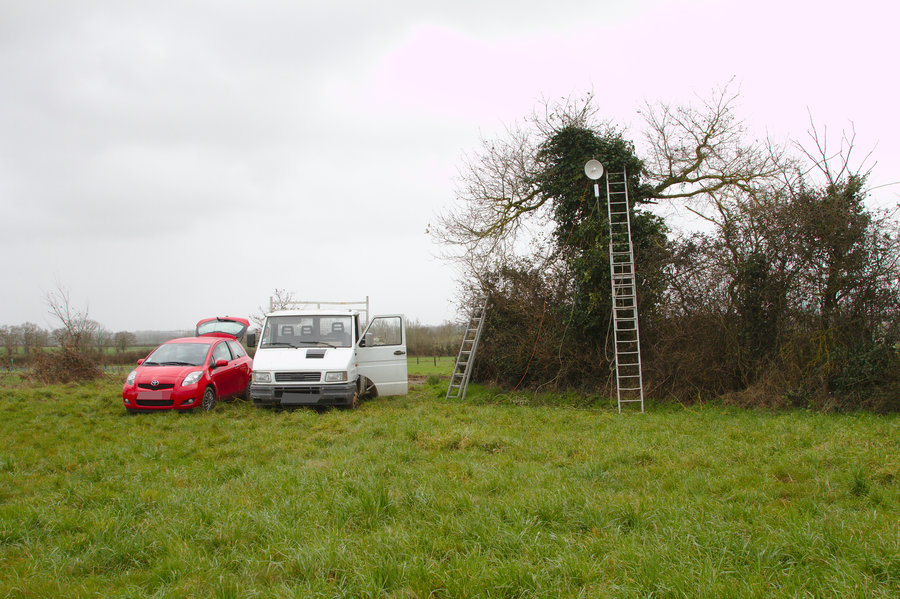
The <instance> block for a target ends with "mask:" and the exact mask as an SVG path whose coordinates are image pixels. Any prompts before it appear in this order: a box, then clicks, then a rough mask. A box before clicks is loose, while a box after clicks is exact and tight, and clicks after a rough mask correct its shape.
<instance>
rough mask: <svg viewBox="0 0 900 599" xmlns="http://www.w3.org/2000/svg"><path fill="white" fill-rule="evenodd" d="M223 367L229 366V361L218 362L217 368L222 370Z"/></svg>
mask: <svg viewBox="0 0 900 599" xmlns="http://www.w3.org/2000/svg"><path fill="white" fill-rule="evenodd" d="M222 366H228V360H216V368H221V367H222Z"/></svg>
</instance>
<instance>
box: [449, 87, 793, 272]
mask: <svg viewBox="0 0 900 599" xmlns="http://www.w3.org/2000/svg"><path fill="white" fill-rule="evenodd" d="M730 88H731V85H730V84H729V85H726V86H724V87H723V88H721V89H719V90H716V91H714V92H713V93H712V94H711V95H710V97H709V98H708V99H703V100H701V101H700V103H699V105H691V104H687V105H681V106H672V105H669V104H665V103H658V104H649V103H647V104H646V105H645V108H644V109H643V110H642V114H643V116H644V119H645V123H646V130H645V140H646V146H647V149H648V153H649V155H648V156H647V158H646V159H645V161H644V170H645V172H644V173H642V174H643V175H644V176H646V178H647V180H648V181H649V183H650V185H651V189H650V190H649V195H650V196H651V197H653V198H656V199H658V200H670V201H678V202H679V203H680V204H684V205H685V206H686V207H687V208H688V209H689V210H692V211H694V212H696V213H697V214H698V215H700V216H702V217H703V218H706V219H712V220H713V222H718V223H723V222H727V220H728V219H729V218H730V215H729V212H730V211H732V210H733V206H732V203H733V201H734V199H735V198H737V197H744V196H745V195H747V194H754V193H756V192H758V191H759V190H761V189H765V188H766V187H767V186H769V185H771V184H772V182H773V181H775V180H777V178H778V177H779V176H780V175H781V174H783V172H784V168H783V164H782V161H783V150H782V149H780V148H779V147H777V146H775V144H772V143H770V142H768V141H765V142H758V141H753V140H751V139H750V136H749V133H748V130H747V127H746V125H745V123H744V122H743V121H741V120H740V119H739V118H738V117H737V114H736V110H737V109H736V104H737V100H738V93H737V92H733V91H732V90H731V89H730ZM542 108H543V110H541V111H536V112H535V113H533V114H532V115H531V116H530V117H528V118H526V119H525V120H524V122H523V123H522V124H521V125H518V126H514V127H510V128H508V129H507V131H506V134H505V136H504V137H502V138H499V139H494V140H482V142H481V147H480V148H479V149H478V150H477V151H475V152H474V153H472V154H470V155H468V156H466V157H465V159H464V161H463V164H462V167H461V168H460V173H459V176H458V185H457V190H456V197H457V200H458V202H457V205H456V206H455V207H454V208H452V209H451V210H449V211H448V212H446V213H444V214H442V215H441V216H440V217H439V219H438V223H437V225H438V226H437V227H435V228H434V229H433V231H432V234H433V236H434V238H435V239H436V240H437V241H438V242H439V243H441V244H442V245H443V246H444V247H445V249H446V251H447V254H446V256H445V257H447V258H449V259H451V260H453V261H456V262H457V263H459V265H460V267H461V269H462V270H463V271H464V272H465V273H466V274H467V275H470V276H474V277H475V278H477V275H478V273H480V272H483V271H484V270H486V269H485V265H489V264H496V263H498V262H504V261H508V259H509V258H511V257H512V256H514V255H515V253H516V250H522V249H524V247H523V243H522V239H521V237H525V238H530V239H532V240H534V239H537V240H540V239H541V236H542V235H544V234H545V233H546V230H547V227H548V225H550V220H551V216H552V214H551V211H550V208H551V207H550V206H549V205H548V199H549V198H548V197H547V196H546V195H544V194H542V193H541V188H540V186H539V184H538V174H539V172H540V169H541V167H542V164H541V163H540V160H539V150H540V147H541V144H542V142H543V141H544V140H546V139H548V138H549V137H551V136H552V135H553V134H554V133H555V132H559V131H561V130H563V129H565V128H566V127H573V126H574V127H587V128H593V129H595V130H596V129H601V128H602V129H611V127H610V125H609V124H608V123H607V124H605V123H601V122H600V121H599V120H598V119H597V117H596V115H597V109H596V107H595V105H594V103H593V96H592V94H587V95H586V96H584V97H583V98H576V99H572V98H567V99H565V100H563V101H559V102H544V104H543V107H542ZM710 206H712V207H713V213H712V214H710V212H709V210H708V208H709V207H710ZM550 226H552V225H550ZM523 233H527V235H522V234H523ZM536 245H537V247H542V246H543V245H542V244H540V243H539V244H536ZM534 248H535V245H532V246H530V248H529V249H531V250H534Z"/></svg>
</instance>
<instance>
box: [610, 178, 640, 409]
mask: <svg viewBox="0 0 900 599" xmlns="http://www.w3.org/2000/svg"><path fill="white" fill-rule="evenodd" d="M606 198H607V204H606V206H607V211H608V215H609V272H610V285H611V287H612V312H613V333H614V339H615V349H616V364H615V365H616V399H617V400H618V404H619V412H621V411H622V404H623V403H640V404H641V412H643V411H644V379H643V376H642V373H641V340H640V333H639V329H638V308H637V287H636V284H635V277H634V246H633V245H632V243H631V216H630V212H631V209H630V205H629V202H628V177H627V174H626V172H625V170H624V169H623V170H622V171H621V172H615V173H613V172H607V173H606Z"/></svg>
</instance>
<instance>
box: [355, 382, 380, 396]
mask: <svg viewBox="0 0 900 599" xmlns="http://www.w3.org/2000/svg"><path fill="white" fill-rule="evenodd" d="M360 380H361V382H362V384H361V386H360V388H361V391H360V393H359V395H360V396H361V397H364V398H365V399H373V398H374V397H376V396H377V395H378V389H376V388H375V383H373V382H372V381H370V380H369V379H367V378H366V377H363V378H362V379H360Z"/></svg>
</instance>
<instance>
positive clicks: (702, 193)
mask: <svg viewBox="0 0 900 599" xmlns="http://www.w3.org/2000/svg"><path fill="white" fill-rule="evenodd" d="M730 88H731V83H729V84H728V85H725V86H724V87H722V88H721V89H719V90H716V91H713V93H712V94H711V95H710V97H709V98H707V99H701V100H700V105H699V106H695V105H692V104H686V105H681V106H671V105H669V104H665V103H659V104H656V105H652V104H649V103H647V104H645V108H644V109H643V110H642V111H641V112H642V114H643V116H644V121H645V122H646V124H647V129H646V132H645V140H646V143H647V148H648V150H649V153H648V156H647V157H646V159H645V168H646V172H647V176H648V177H649V178H650V179H651V181H653V185H654V188H653V195H654V197H656V198H657V199H667V200H676V199H677V200H682V201H684V200H688V199H712V200H713V201H715V200H716V198H717V194H719V193H721V192H728V191H730V192H731V193H736V192H743V193H753V192H755V191H757V190H758V189H760V187H761V186H766V185H767V184H768V183H769V182H770V181H771V180H772V179H773V178H775V177H776V176H777V175H778V174H779V173H781V169H780V168H779V161H780V159H781V157H782V154H783V151H782V150H780V149H779V148H777V147H776V146H775V145H774V144H772V143H770V142H768V141H766V142H760V141H755V140H752V139H751V138H750V135H749V132H748V130H747V126H746V124H745V123H744V122H743V121H742V120H741V119H739V118H738V117H737V114H736V104H737V100H738V97H739V94H738V93H737V92H733V91H731V89H730Z"/></svg>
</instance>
